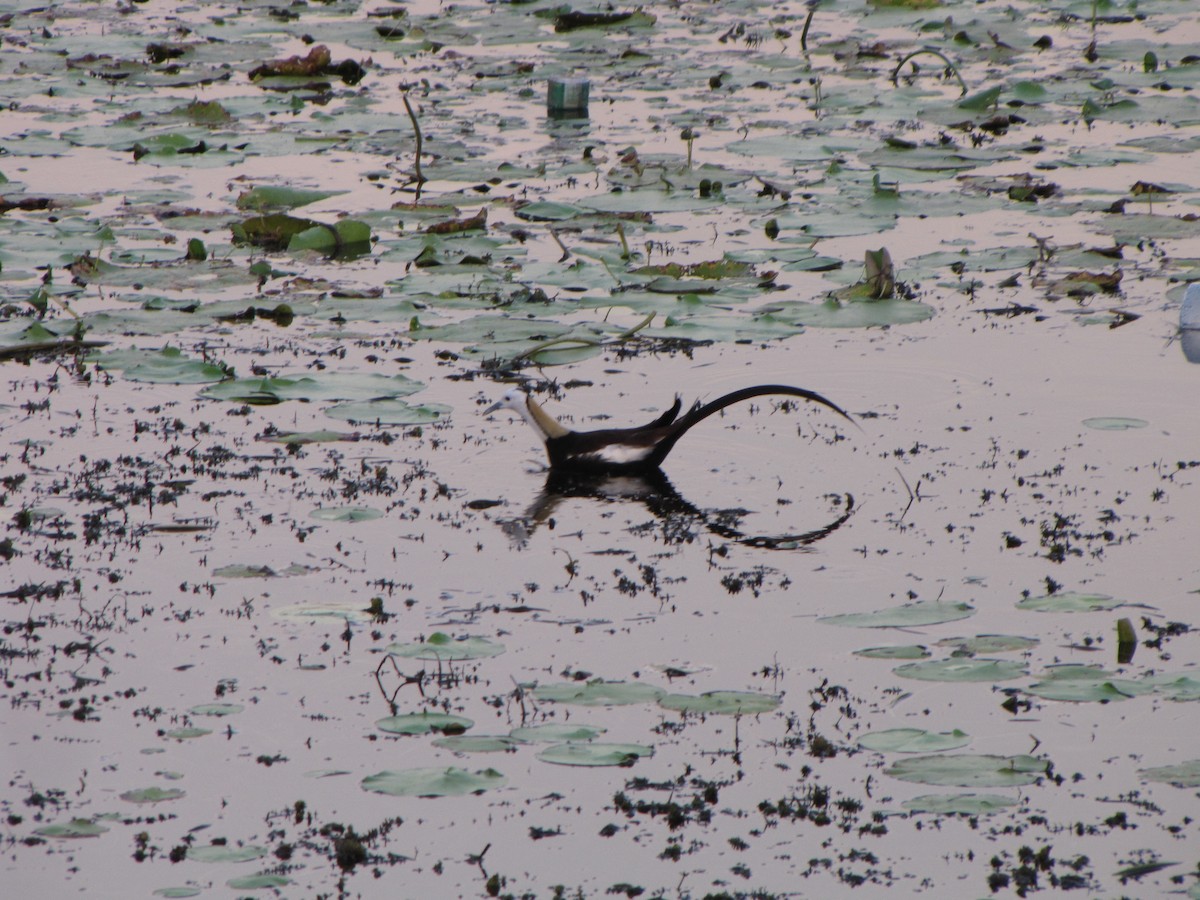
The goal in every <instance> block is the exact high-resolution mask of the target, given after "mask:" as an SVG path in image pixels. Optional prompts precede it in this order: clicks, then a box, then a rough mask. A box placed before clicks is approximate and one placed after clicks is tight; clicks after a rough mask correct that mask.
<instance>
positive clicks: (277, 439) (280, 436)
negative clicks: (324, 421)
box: [261, 429, 358, 445]
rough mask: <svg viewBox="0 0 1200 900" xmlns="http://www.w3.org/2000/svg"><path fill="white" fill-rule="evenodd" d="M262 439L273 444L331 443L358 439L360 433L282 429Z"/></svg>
mask: <svg viewBox="0 0 1200 900" xmlns="http://www.w3.org/2000/svg"><path fill="white" fill-rule="evenodd" d="M261 440H264V441H268V442H269V443H272V444H287V445H293V444H295V445H304V444H329V443H335V442H337V441H356V440H358V435H357V434H355V433H353V432H345V431H329V430H328V429H322V430H319V431H280V432H278V433H277V434H268V435H264V436H263V437H262V438H261Z"/></svg>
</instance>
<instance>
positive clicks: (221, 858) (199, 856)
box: [187, 844, 267, 863]
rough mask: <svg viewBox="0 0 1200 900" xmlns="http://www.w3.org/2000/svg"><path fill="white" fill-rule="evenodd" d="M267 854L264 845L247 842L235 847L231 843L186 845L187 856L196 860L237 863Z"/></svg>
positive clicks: (260, 857)
mask: <svg viewBox="0 0 1200 900" xmlns="http://www.w3.org/2000/svg"><path fill="white" fill-rule="evenodd" d="M266 855H267V848H266V847H258V846H256V845H254V844H247V845H245V846H243V847H236V846H233V845H232V844H208V845H207V846H204V847H188V851H187V858H188V859H191V860H195V861H196V862H209V863H239V862H250V861H251V860H255V859H262V858H263V857H264V856H266Z"/></svg>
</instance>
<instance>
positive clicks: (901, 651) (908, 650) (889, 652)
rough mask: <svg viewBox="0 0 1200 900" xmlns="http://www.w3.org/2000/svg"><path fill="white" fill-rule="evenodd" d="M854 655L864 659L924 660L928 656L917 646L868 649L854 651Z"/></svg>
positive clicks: (924, 650) (905, 645)
mask: <svg viewBox="0 0 1200 900" xmlns="http://www.w3.org/2000/svg"><path fill="white" fill-rule="evenodd" d="M854 655H855V656H861V657H864V658H865V659H925V658H927V657H928V656H929V655H930V654H929V651H928V650H926V649H925V648H924V647H922V646H920V645H919V644H903V645H900V646H897V647H868V648H866V649H865V650H855V651H854Z"/></svg>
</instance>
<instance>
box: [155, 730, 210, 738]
mask: <svg viewBox="0 0 1200 900" xmlns="http://www.w3.org/2000/svg"><path fill="white" fill-rule="evenodd" d="M206 734H212V729H211V728H195V727H189V728H172V729H171V730H170V731H164V732H163V737H165V738H171V739H172V740H176V741H190V740H193V739H194V738H198V737H204V736H205V735H206Z"/></svg>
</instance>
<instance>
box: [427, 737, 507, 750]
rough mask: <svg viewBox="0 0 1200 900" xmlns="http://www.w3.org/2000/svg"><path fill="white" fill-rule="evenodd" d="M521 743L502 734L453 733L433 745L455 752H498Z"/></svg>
mask: <svg viewBox="0 0 1200 900" xmlns="http://www.w3.org/2000/svg"><path fill="white" fill-rule="evenodd" d="M520 743H521V742H520V741H514V740H513V739H512V738H511V737H507V736H505V735H502V734H452V735H450V736H449V737H441V738H438V739H437V740H436V741H434V742H433V746H435V747H440V748H441V749H442V750H450V751H452V752H454V753H498V752H500V751H504V750H512V749H514V748H516V747H517V746H519V745H520Z"/></svg>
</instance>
